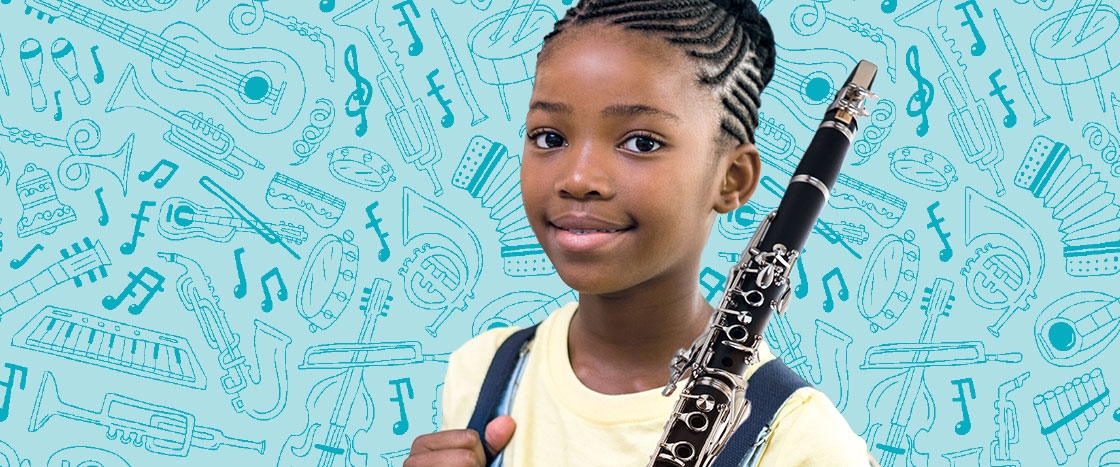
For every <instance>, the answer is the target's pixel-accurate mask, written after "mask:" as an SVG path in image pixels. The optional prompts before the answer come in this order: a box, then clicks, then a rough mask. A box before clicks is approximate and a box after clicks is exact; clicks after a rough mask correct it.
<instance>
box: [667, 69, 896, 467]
mask: <svg viewBox="0 0 1120 467" xmlns="http://www.w3.org/2000/svg"><path fill="white" fill-rule="evenodd" d="M876 71H877V67H876V66H875V65H874V64H872V63H870V62H867V61H860V62H859V64H857V65H856V67H855V69H853V71H852V73H851V75H850V76H849V77H848V80H847V82H846V83H845V84H844V86H843V87H842V88H841V89H840V90H839V91H838V92H837V93H836V98H835V100H834V101H833V102H832V104H831V105H830V106H829V108H828V110H827V111H826V112H825V116H824V119H823V120H822V121H821V124H820V126H819V127H818V129H817V132H816V134H815V135H814V136H813V139H812V141H811V142H810V143H809V147H808V148H807V149H806V150H805V155H804V156H803V157H802V159H801V162H800V163H799V164H798V166H797V170H795V171H794V174H793V177H792V178H791V179H790V183H789V185H788V187H787V188H786V191H785V194H784V195H782V200H781V202H780V204H779V205H778V208H777V209H775V210H774V211H773V212H771V213H770V214H769V215H768V216H767V217H766V218H765V219H764V220H763V221H762V223H761V224H760V225H759V227H758V230H756V231H755V234H754V236H753V237H752V238H751V241H750V243H749V244H748V245H747V247H746V248H745V249H744V250H743V253H742V255H741V256H740V259H739V262H738V264H736V265H735V266H733V267H732V268H731V272H730V273H729V274H728V276H727V282H726V283H725V287H724V294H723V298H722V299H721V300H720V303H719V306H718V307H716V310H715V313H714V314H713V315H712V319H711V321H710V322H709V326H708V330H707V331H706V332H705V333H704V334H702V335H701V336H700V337H699V338H697V339H696V341H695V342H693V344H692V347H691V348H689V349H687V350H686V349H680V350H679V351H677V354H676V356H674V357H673V361H672V362H670V364H669V367H670V371H671V375H670V378H669V383H668V385H667V386H666V387H665V390H664V391H662V394H663V395H665V396H669V395H670V394H672V393H673V391H674V390H675V389H676V386H677V384H678V383H680V382H681V380H682V379H684V378H686V377H687V378H688V381H687V383H686V385H685V387H684V388H683V389H682V390H681V394H680V396H679V398H678V400H677V404H676V406H675V407H674V413H673V414H672V416H671V417H670V418H669V420H668V422H666V424H665V431H664V433H663V434H662V437H661V440H660V441H659V443H658V446H657V451H656V452H655V453H654V454H653V455H652V456H651V457H650V462H649V464H648V465H649V467H706V466H710V465H711V463H712V462H713V461H714V460H715V458H716V456H717V455H718V454H719V452H720V451H721V450H722V449H723V446H724V445H725V444H726V443H727V440H728V439H729V438H730V437H731V434H732V433H733V432H734V431H735V429H736V428H738V426H739V425H740V423H741V422H742V421H743V420H745V419H746V417H748V416H749V415H750V402H749V401H747V400H746V398H745V396H744V394H745V392H746V381H745V379H744V378H743V375H744V374H745V373H746V371H747V368H748V367H750V366H751V365H752V364H754V363H756V362H758V360H759V357H758V351H759V345H760V343H761V342H762V338H763V333H764V332H765V330H766V324H767V323H768V322H769V320H770V316H771V315H772V314H773V313H774V312H777V313H779V314H781V313H783V312H784V311H785V309H786V307H787V306H788V305H789V301H790V293H791V288H790V280H789V276H790V272H791V271H792V269H793V266H794V263H796V261H797V257H798V255H800V253H801V249H802V247H803V246H804V245H805V242H806V240H808V238H809V234H810V233H811V232H812V230H813V226H814V224H816V222H817V218H818V217H819V216H820V212H821V210H822V209H823V208H824V205H825V203H826V202H827V201H828V194H829V192H830V191H831V190H832V187H833V185H834V184H835V183H836V178H837V177H838V176H839V174H840V168H841V167H842V166H843V164H844V157H845V155H846V154H847V152H848V148H849V146H850V145H851V143H852V138H853V134H854V133H855V131H856V128H857V125H856V117H858V116H867V115H868V113H867V111H866V110H864V108H863V101H864V100H865V99H866V98H867V97H869V96H871V97H874V94H872V93H871V92H870V88H871V84H872V82H873V81H874V79H875V74H876ZM764 434H765V432H764ZM762 436H763V435H760V438H761V437H762Z"/></svg>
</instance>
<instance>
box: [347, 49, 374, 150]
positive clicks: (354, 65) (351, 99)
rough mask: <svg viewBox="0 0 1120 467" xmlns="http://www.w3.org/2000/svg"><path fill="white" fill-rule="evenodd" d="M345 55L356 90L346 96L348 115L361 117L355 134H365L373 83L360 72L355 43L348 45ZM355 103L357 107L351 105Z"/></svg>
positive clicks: (367, 125) (348, 70) (367, 126)
mask: <svg viewBox="0 0 1120 467" xmlns="http://www.w3.org/2000/svg"><path fill="white" fill-rule="evenodd" d="M343 57H344V59H343V61H344V62H345V65H346V71H347V72H349V73H350V76H353V77H354V92H351V93H350V96H348V97H347V98H346V115H347V116H350V117H361V119H362V121H361V122H360V123H358V126H357V127H355V128H354V134H355V135H357V136H364V135H365V134H366V130H367V129H368V128H369V123H368V122H367V121H366V107H367V106H369V101H370V99H372V98H373V85H372V84H370V82H369V80H368V79H366V78H365V77H364V76H362V74H361V73H359V72H358V49H357V47H355V46H354V44H350V45H349V46H347V47H346V52H344V53H343ZM355 103H356V104H358V106H357V107H356V108H353V107H351V104H355Z"/></svg>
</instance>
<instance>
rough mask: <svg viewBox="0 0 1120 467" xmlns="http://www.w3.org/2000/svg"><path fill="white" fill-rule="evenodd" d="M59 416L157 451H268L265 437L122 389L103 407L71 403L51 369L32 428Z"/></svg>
mask: <svg viewBox="0 0 1120 467" xmlns="http://www.w3.org/2000/svg"><path fill="white" fill-rule="evenodd" d="M55 415H59V416H61V417H63V418H69V419H71V420H74V421H79V422H85V423H89V424H93V425H99V426H103V427H105V430H106V431H105V437H106V438H108V439H111V440H112V439H119V440H120V442H121V444H131V445H133V446H135V447H142V448H144V449H145V450H147V451H148V452H151V453H153V454H160V455H165V456H176V457H186V456H187V454H189V453H190V450H191V447H192V446H193V447H197V448H201V449H209V450H211V451H216V450H217V449H218V448H220V447H222V446H230V447H235V448H241V449H252V450H254V451H257V452H259V453H261V454H264V441H263V440H261V441H249V440H245V439H239V438H232V437H228V436H226V435H225V433H222V430H219V429H217V428H210V427H206V426H201V425H197V424H195V418H194V414H191V413H187V412H184V411H182V410H179V409H174V408H171V407H165V406H161V405H156V404H152V403H149V402H144V401H141V400H137V399H133V398H131V397H128V396H124V395H121V394H117V393H108V394H106V395H105V400H104V401H103V402H102V403H101V410H99V411H96V412H94V411H92V410H86V409H83V408H81V407H77V406H73V405H70V404H67V403H65V402H62V400H61V399H59V397H58V384H56V383H55V380H54V375H53V374H51V372H49V371H48V372H45V373H43V382H42V383H41V384H40V385H39V395H38V396H36V397H35V406H34V408H33V409H31V421H30V423H28V425H27V431H30V432H36V431H39V429H41V428H43V425H46V423H47V421H48V420H50V419H51V417H53V416H55Z"/></svg>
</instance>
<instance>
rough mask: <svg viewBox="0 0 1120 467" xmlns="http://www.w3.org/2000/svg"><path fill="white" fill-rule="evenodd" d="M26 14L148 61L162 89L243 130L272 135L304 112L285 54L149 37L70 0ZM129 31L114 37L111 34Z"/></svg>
mask: <svg viewBox="0 0 1120 467" xmlns="http://www.w3.org/2000/svg"><path fill="white" fill-rule="evenodd" d="M25 2H26V3H27V6H28V11H30V10H32V9H34V10H37V11H38V12H39V15H38V16H39V17H40V18H41V17H43V16H44V15H47V16H50V17H52V18H55V17H65V18H67V19H70V20H72V21H74V22H75V23H78V24H80V25H82V26H86V27H88V28H91V29H93V30H95V31H98V32H100V33H102V34H105V35H106V36H108V37H110V38H112V39H116V40H118V41H120V42H121V43H122V44H124V45H126V46H128V47H131V48H133V49H135V50H136V51H137V52H140V53H143V54H145V55H148V56H149V57H151V59H152V75H154V76H155V77H156V80H158V81H159V82H160V83H161V84H163V85H164V86H167V87H170V88H173V89H178V90H182V91H193V92H202V93H204V94H207V95H209V96H210V97H213V98H214V99H217V100H218V101H219V102H220V103H221V104H222V105H223V106H224V107H225V109H226V110H227V111H229V113H230V114H231V115H233V116H234V118H236V119H237V121H238V122H239V123H241V124H242V125H243V126H244V127H245V128H248V129H249V130H251V131H254V132H257V133H275V132H277V131H280V130H282V129H284V128H287V127H288V125H290V124H291V123H292V121H293V120H295V118H296V116H297V115H299V111H300V109H301V108H303V96H304V89H305V88H304V81H303V72H302V71H301V70H300V68H299V65H298V64H297V63H296V61H295V60H294V59H292V57H291V56H289V55H288V54H286V53H284V52H281V51H279V50H276V49H272V48H268V47H253V48H245V49H240V48H232V49H231V48H226V47H223V46H221V45H219V44H216V43H215V42H214V41H213V40H211V39H210V37H209V36H207V35H206V34H205V33H203V32H202V31H200V30H199V29H198V28H196V27H194V26H192V25H190V24H188V23H183V22H177V23H172V24H171V25H170V26H168V27H167V28H165V29H164V30H163V32H161V33H160V34H158V35H157V34H153V33H151V32H149V31H146V30H144V29H142V28H138V27H136V26H135V25H132V24H130V23H128V22H126V21H123V20H120V19H117V18H114V17H111V16H108V15H106V14H104V13H101V12H98V11H96V10H92V9H90V8H87V7H84V6H82V5H80V4H78V3H75V2H73V1H71V0H25ZM125 30H128V31H133V32H134V34H128V35H118V34H117V33H116V32H115V31H125Z"/></svg>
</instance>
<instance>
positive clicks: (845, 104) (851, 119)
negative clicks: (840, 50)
mask: <svg viewBox="0 0 1120 467" xmlns="http://www.w3.org/2000/svg"><path fill="white" fill-rule="evenodd" d="M878 72H879V67H878V66H876V65H875V64H874V63H871V62H869V61H867V60H860V61H859V63H858V64H856V67H855V68H853V69H852V73H851V74H849V75H848V80H847V81H845V82H844V85H843V86H841V87H840V90H838V91H836V99H835V100H833V101H832V104H831V105H829V106H828V110H827V111H826V113H825V118H826V119H828V118H829V117H831V118H832V119H835V120H839V121H841V122H844V123H845V124H847V125H851V126H852V128H851V130H853V131H854V130H855V117H867V116H870V115H871V114H870V113H869V112H868V111H867V109H865V108H864V107H863V102H864V100H866V99H867V98H868V97H872V98H875V99H878V98H879V96H878V95H877V94H875V93H873V92H871V84H872V83H874V82H875V75H876V74H877V73H878Z"/></svg>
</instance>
